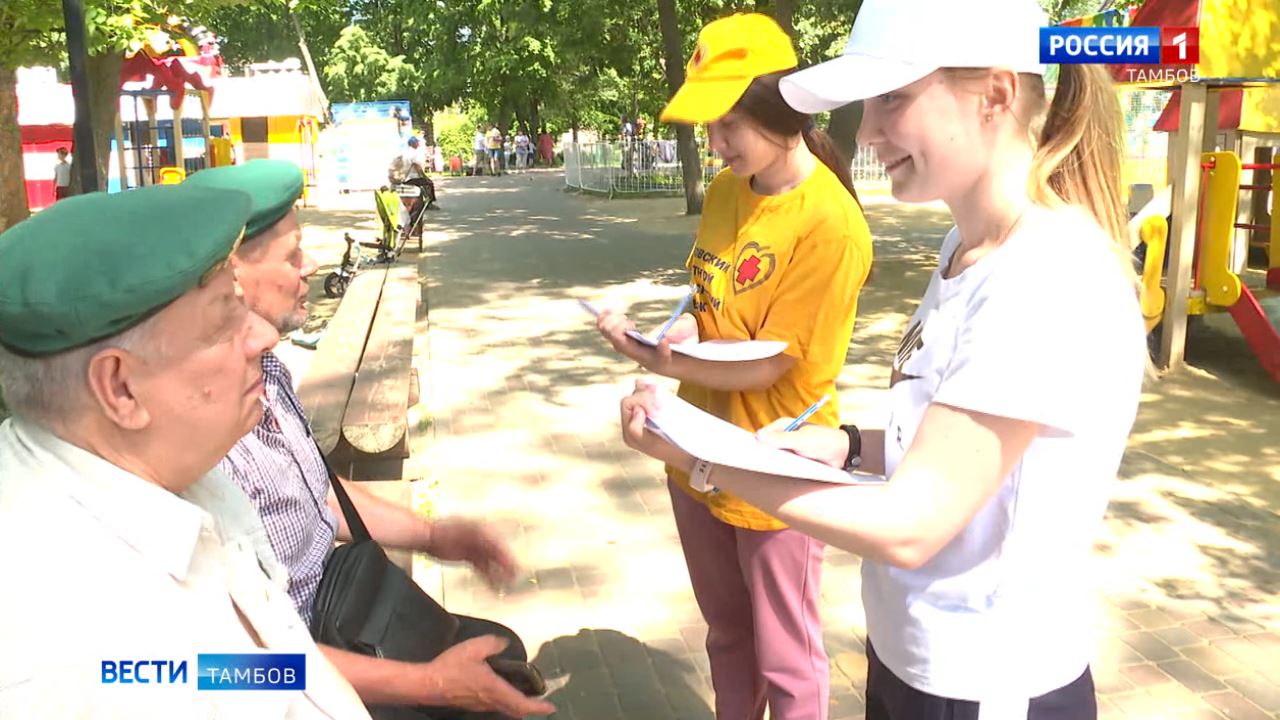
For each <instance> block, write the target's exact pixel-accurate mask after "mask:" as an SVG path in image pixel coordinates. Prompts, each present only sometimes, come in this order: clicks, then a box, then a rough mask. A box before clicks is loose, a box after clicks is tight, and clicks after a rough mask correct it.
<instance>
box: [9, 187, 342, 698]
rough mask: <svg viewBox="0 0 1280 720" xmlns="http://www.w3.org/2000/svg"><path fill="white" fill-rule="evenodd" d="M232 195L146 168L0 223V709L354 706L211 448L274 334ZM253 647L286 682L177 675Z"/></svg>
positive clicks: (229, 428)
mask: <svg viewBox="0 0 1280 720" xmlns="http://www.w3.org/2000/svg"><path fill="white" fill-rule="evenodd" d="M251 208H252V202H251V200H250V198H249V197H248V196H247V195H246V194H244V193H241V192H236V191H231V190H220V189H213V188H203V187H198V186H156V187H150V188H145V189H140V190H135V191H131V192H127V193H124V194H120V195H106V194H103V193H93V194H89V195H82V196H79V197H74V198H70V199H68V200H66V201H64V202H60V203H58V204H57V205H55V206H53V207H52V208H50V209H48V210H45V211H44V212H41V213H40V214H38V215H36V216H35V217H33V218H31V219H30V220H27V221H25V222H22V223H19V224H18V225H16V226H14V227H12V228H10V229H9V230H8V231H6V232H5V233H3V234H0V388H3V392H4V396H5V399H6V401H7V403H8V404H9V406H10V408H11V409H12V411H13V413H14V417H12V418H10V419H9V420H7V421H5V422H4V424H3V425H0V547H3V548H4V550H3V552H0V577H2V578H3V581H0V608H3V611H2V612H0V643H3V646H4V652H3V653H2V654H0V655H2V656H0V717H6V718H8V717H15V718H18V717H22V718H26V717H131V718H132V717H174V718H177V717H214V716H216V717H290V718H321V717H324V718H329V717H343V718H347V717H352V718H367V717H368V714H367V712H366V710H365V709H364V707H363V705H362V704H361V702H360V700H359V698H358V697H357V695H356V693H355V692H354V691H353V689H352V687H351V686H350V684H349V683H348V682H347V681H346V680H345V679H344V678H343V677H342V676H341V675H340V674H338V673H337V672H336V671H335V669H334V668H333V666H332V665H331V664H330V663H329V662H328V661H327V660H326V658H325V657H324V655H323V654H322V653H320V652H319V650H318V649H317V648H316V646H315V644H314V643H313V642H312V640H311V638H310V636H309V634H308V632H307V628H306V625H305V624H304V623H303V622H302V621H301V620H300V619H299V618H298V616H297V613H296V612H294V610H293V606H292V604H291V603H290V601H289V598H288V596H287V595H286V593H285V592H284V590H283V571H282V569H281V568H280V567H279V566H278V565H277V563H276V561H275V559H274V556H273V554H272V553H271V550H270V547H269V546H268V545H267V544H266V542H265V539H264V530H263V528H262V524H261V521H260V520H259V519H258V517H257V515H256V513H255V512H254V509H253V506H252V504H251V503H250V502H249V500H248V499H247V498H246V497H245V495H244V493H243V492H242V491H240V490H239V488H237V487H236V486H235V485H234V484H233V483H232V482H231V481H230V480H229V479H228V478H226V476H225V475H224V474H223V473H222V472H220V471H218V470H216V469H215V466H216V465H217V463H218V461H219V460H220V459H221V458H222V457H223V456H224V455H225V454H226V452H227V451H228V450H229V449H230V448H231V447H232V446H233V445H234V444H235V443H236V441H237V440H238V439H239V438H240V437H242V436H243V435H244V434H245V433H246V432H248V431H249V430H251V429H252V428H253V427H254V426H255V425H256V424H257V423H258V421H259V419H261V417H262V400H263V394H264V385H263V381H262V371H261V363H260V359H261V356H262V353H263V352H265V351H266V350H267V349H269V348H270V347H272V346H273V345H274V344H275V342H276V340H277V339H278V336H277V334H276V332H275V329H274V328H272V327H271V326H270V325H269V324H268V323H266V322H265V321H264V320H262V319H261V318H259V317H258V316H257V315H255V314H254V313H252V312H251V311H250V310H249V308H248V307H247V305H246V304H245V302H244V299H243V293H242V291H241V289H240V287H239V286H238V284H237V283H236V279H235V275H234V270H233V269H232V267H231V266H230V262H229V258H230V255H231V253H232V251H233V250H234V248H235V247H236V244H237V242H239V240H240V238H241V236H242V234H243V231H244V226H245V222H246V220H247V219H248V218H249V215H250V211H251ZM194 217H199V218H201V222H198V223H181V224H179V225H174V224H173V223H171V222H169V219H171V218H194ZM262 650H267V651H270V652H275V653H295V654H301V655H303V656H304V658H305V683H306V689H305V691H303V692H296V691H293V692H279V693H266V694H262V693H250V694H245V693H225V692H198V691H197V672H198V671H199V667H198V665H197V654H198V653H255V652H261V651H262ZM179 663H182V664H183V665H187V664H189V667H187V673H189V674H185V676H177V675H175V674H171V673H170V672H169V671H172V670H174V669H176V667H177V666H178V664H179ZM264 695H265V697H264Z"/></svg>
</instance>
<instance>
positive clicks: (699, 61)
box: [659, 13, 799, 123]
mask: <svg viewBox="0 0 1280 720" xmlns="http://www.w3.org/2000/svg"><path fill="white" fill-rule="evenodd" d="M798 64H799V61H798V60H797V59H796V51H795V49H794V48H793V47H792V46H791V38H790V37H788V36H787V34H786V33H785V32H783V30H782V28H781V27H780V26H779V25H778V23H777V22H776V21H774V19H773V18H771V17H769V16H768V15H762V14H760V13H739V14H736V15H730V16H729V17H726V18H721V19H719V20H716V21H714V22H712V23H710V24H708V25H707V26H706V27H704V28H702V32H701V33H698V45H697V47H696V48H695V49H694V51H693V57H692V58H691V59H690V60H689V65H688V66H687V67H686V68H685V80H684V84H683V85H681V86H680V89H679V90H677V91H676V94H675V97H673V98H671V101H670V102H668V103H667V106H666V107H665V108H663V110H662V115H661V116H660V117H659V119H660V120H662V122H669V123H708V122H712V121H713V120H718V119H719V118H721V117H723V116H724V115H725V113H727V112H729V111H730V110H732V109H733V106H734V105H735V104H736V103H737V102H738V100H739V99H740V98H741V97H742V94H743V93H744V92H746V91H747V86H748V85H750V84H751V81H752V80H754V79H756V78H758V77H760V76H761V75H768V74H769V73H775V72H780V71H782V70H791V69H793V68H795V67H796V66H797V65H798Z"/></svg>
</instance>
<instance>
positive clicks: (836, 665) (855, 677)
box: [831, 652, 867, 688]
mask: <svg viewBox="0 0 1280 720" xmlns="http://www.w3.org/2000/svg"><path fill="white" fill-rule="evenodd" d="M831 665H832V668H833V669H836V670H839V672H840V673H841V674H842V675H843V676H844V678H845V679H846V680H847V681H848V682H849V684H851V685H854V686H856V687H863V688H865V687H866V686H867V656H866V655H863V654H862V653H854V652H843V653H840V654H839V655H836V656H835V657H833V658H832V659H831ZM834 674H835V673H832V675H834ZM832 685H833V686H834V685H835V682H834V678H833V681H832Z"/></svg>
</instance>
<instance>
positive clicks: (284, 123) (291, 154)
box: [209, 63, 325, 178]
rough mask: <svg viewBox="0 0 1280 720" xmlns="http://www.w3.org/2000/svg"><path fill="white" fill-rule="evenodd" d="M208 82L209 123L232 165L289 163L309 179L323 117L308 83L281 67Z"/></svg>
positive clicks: (307, 79) (319, 98) (318, 97)
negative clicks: (219, 132)
mask: <svg viewBox="0 0 1280 720" xmlns="http://www.w3.org/2000/svg"><path fill="white" fill-rule="evenodd" d="M262 67H263V66H261V65H259V66H251V72H252V74H251V75H249V76H245V77H228V76H223V77H220V78H218V79H217V80H215V81H214V84H213V102H212V103H211V105H210V107H209V118H210V121H211V122H212V123H213V124H214V125H222V126H223V127H224V128H225V129H226V135H225V136H226V137H229V139H230V140H231V143H232V147H233V149H234V153H235V159H236V161H237V162H245V161H248V160H254V159H257V158H272V159H277V160H290V161H293V162H296V163H298V165H299V166H301V167H302V168H303V170H305V171H306V172H307V174H308V177H309V178H313V177H314V174H315V167H316V142H317V141H318V139H319V131H320V123H321V121H322V119H323V118H324V117H325V99H324V97H323V95H321V93H320V90H319V88H318V87H317V86H316V84H315V83H314V82H313V81H312V78H311V77H310V76H309V75H306V74H305V73H302V72H299V71H297V70H293V69H291V68H292V65H290V64H286V63H279V64H270V65H268V66H267V67H270V68H283V69H282V70H281V71H276V72H271V71H267V72H263V71H261V70H259V71H254V70H252V68H262Z"/></svg>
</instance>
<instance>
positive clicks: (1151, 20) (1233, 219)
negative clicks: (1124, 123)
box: [1112, 0, 1280, 381]
mask: <svg viewBox="0 0 1280 720" xmlns="http://www.w3.org/2000/svg"><path fill="white" fill-rule="evenodd" d="M1129 24H1132V25H1156V26H1175V27H1177V26H1182V27H1190V26H1195V27H1198V29H1199V62H1198V64H1196V65H1195V66H1194V69H1193V70H1189V69H1188V68H1187V67H1186V66H1181V67H1165V66H1160V67H1159V68H1157V69H1156V70H1154V71H1153V70H1152V69H1151V68H1150V67H1147V68H1143V67H1141V66H1139V67H1137V68H1134V67H1133V66H1113V67H1112V74H1113V76H1114V77H1115V78H1116V80H1117V82H1118V83H1119V84H1120V85H1121V86H1122V87H1127V88H1142V89H1150V90H1171V91H1173V94H1172V97H1171V99H1170V101H1169V104H1168V106H1167V107H1166V111H1165V117H1162V118H1161V121H1160V122H1158V123H1157V128H1158V129H1162V130H1166V131H1169V133H1170V134H1169V142H1168V160H1167V165H1166V172H1167V179H1168V187H1167V189H1166V191H1165V192H1164V193H1162V194H1161V196H1159V197H1156V198H1155V199H1154V200H1153V201H1152V202H1151V203H1149V204H1148V206H1147V207H1145V208H1142V209H1140V210H1139V211H1138V212H1137V215H1136V216H1135V218H1134V221H1133V222H1132V223H1131V230H1133V231H1134V233H1135V235H1136V236H1137V238H1136V239H1137V242H1138V243H1139V244H1142V245H1145V246H1146V247H1145V257H1144V260H1143V267H1142V310H1143V314H1144V315H1145V316H1146V319H1147V327H1148V329H1154V328H1156V327H1157V326H1160V343H1159V347H1158V351H1157V359H1158V362H1159V364H1160V365H1161V366H1163V367H1177V366H1179V365H1181V364H1182V362H1183V357H1184V353H1185V349H1186V337H1187V336H1186V329H1187V319H1188V317H1189V316H1192V315H1204V314H1207V313H1211V312H1226V313H1229V314H1230V316H1231V317H1232V319H1233V320H1234V321H1235V323H1236V325H1237V326H1238V327H1239V328H1240V332H1241V334H1242V335H1243V336H1244V338H1245V340H1246V341H1247V342H1248V345H1249V347H1250V349H1251V350H1252V352H1253V354H1254V355H1256V356H1257V359H1258V361H1259V363H1260V364H1261V365H1262V367H1263V368H1264V369H1265V370H1266V371H1267V373H1269V374H1270V375H1271V376H1272V377H1273V378H1275V379H1276V380H1277V381H1280V332H1277V325H1278V324H1280V163H1278V162H1276V160H1280V80H1278V79H1277V78H1280V4H1277V3H1276V2H1275V1H1274V0H1147V2H1146V3H1144V4H1143V5H1142V6H1141V7H1140V8H1138V9H1137V10H1136V11H1135V12H1134V13H1133V15H1132V17H1131V19H1129ZM1175 71H1176V72H1175ZM1134 78H1136V80H1135V79H1134ZM1273 153H1274V154H1273ZM1241 154H1245V156H1246V160H1245V161H1242V160H1241ZM1245 173H1248V175H1247V176H1246V175H1245ZM1242 198H1243V199H1244V200H1243V202H1242ZM1250 249H1253V250H1255V251H1256V252H1255V257H1256V258H1265V264H1266V267H1265V273H1258V272H1256V271H1253V270H1250V269H1249V268H1248V256H1249V254H1250V253H1249V251H1250Z"/></svg>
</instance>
